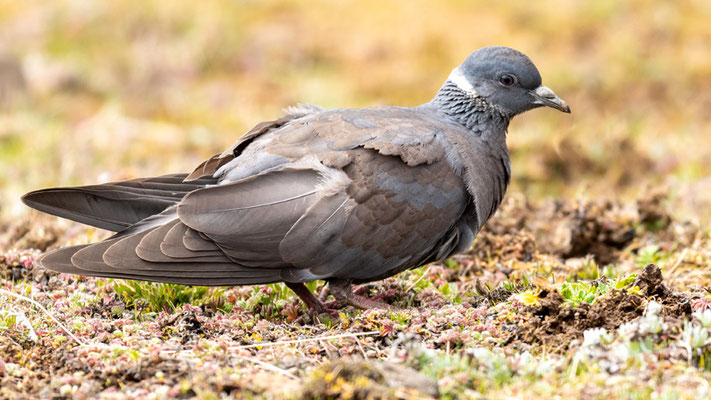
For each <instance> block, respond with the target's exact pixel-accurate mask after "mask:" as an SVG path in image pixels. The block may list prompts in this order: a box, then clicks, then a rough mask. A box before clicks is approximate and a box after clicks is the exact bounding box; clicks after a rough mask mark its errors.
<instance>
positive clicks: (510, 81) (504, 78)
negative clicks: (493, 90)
mask: <svg viewBox="0 0 711 400" xmlns="http://www.w3.org/2000/svg"><path fill="white" fill-rule="evenodd" d="M499 83H500V84H502V85H504V86H513V85H515V84H516V77H515V76H513V75H509V74H506V75H501V76H500V77H499Z"/></svg>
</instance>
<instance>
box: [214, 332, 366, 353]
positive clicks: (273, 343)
mask: <svg viewBox="0 0 711 400" xmlns="http://www.w3.org/2000/svg"><path fill="white" fill-rule="evenodd" d="M379 333H380V332H378V331H371V332H361V333H344V334H342V335H334V336H325V337H317V338H308V339H297V340H282V341H278V342H264V343H255V344H246V345H243V346H231V347H228V349H229V350H238V349H253V348H255V347H267V346H280V345H283V344H296V343H306V342H318V341H321V340H331V339H341V338H348V337H352V338H355V337H358V336H371V335H377V334H379Z"/></svg>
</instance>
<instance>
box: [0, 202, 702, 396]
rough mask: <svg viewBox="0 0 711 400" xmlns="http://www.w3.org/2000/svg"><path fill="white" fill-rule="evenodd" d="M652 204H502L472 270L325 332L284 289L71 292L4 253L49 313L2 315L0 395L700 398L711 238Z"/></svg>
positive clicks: (390, 297) (351, 312)
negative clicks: (602, 262) (601, 261)
mask: <svg viewBox="0 0 711 400" xmlns="http://www.w3.org/2000/svg"><path fill="white" fill-rule="evenodd" d="M662 203H663V198H662V197H660V196H657V197H654V199H653V200H652V201H647V200H645V201H640V202H638V203H637V204H622V203H616V202H614V201H609V200H605V201H587V202H578V203H573V202H563V203H561V202H557V203H556V204H540V205H532V204H529V203H520V202H516V201H514V200H512V199H510V200H508V201H507V202H506V203H505V204H504V206H503V207H502V209H501V210H500V211H499V213H497V215H496V217H494V219H493V220H492V221H490V222H489V224H488V225H487V227H486V228H485V229H484V230H483V231H482V232H481V233H480V235H479V236H478V238H477V239H476V240H475V242H474V246H473V247H472V249H471V250H470V251H469V252H468V253H467V254H464V255H460V256H456V257H454V258H452V259H450V260H448V261H447V262H446V263H444V264H430V265H427V266H425V267H422V268H419V269H416V270H412V271H408V272H405V273H402V274H400V275H398V276H395V277H393V278H389V279H386V280H384V281H381V282H375V283H373V284H371V285H368V287H367V293H368V295H369V296H371V297H373V298H376V299H379V300H383V301H387V302H388V303H390V304H392V305H395V306H397V307H400V308H401V310H399V311H385V310H369V311H361V310H356V309H353V308H350V307H348V308H345V309H343V310H342V312H341V313H340V314H339V315H338V317H331V316H328V315H321V316H316V317H314V316H313V315H311V314H310V313H309V312H308V311H307V310H306V309H305V307H304V305H303V304H302V303H301V302H300V301H299V300H298V298H296V297H295V296H293V295H292V294H291V293H290V292H289V291H288V289H286V288H285V287H284V286H283V285H281V284H279V285H264V286H255V287H237V288H224V289H223V288H220V289H207V288H187V287H180V286H172V285H158V284H139V283H132V282H122V281H110V280H104V279H96V278H85V277H76V276H66V275H59V274H55V273H53V272H48V271H46V270H39V269H35V268H33V267H32V263H31V261H32V259H33V258H34V257H35V256H36V255H37V254H39V251H38V250H20V251H12V252H8V253H6V254H5V255H4V256H3V257H2V258H0V266H1V267H2V268H1V269H0V272H2V274H3V281H2V287H3V288H5V290H9V291H11V292H12V293H15V294H18V295H21V296H24V297H26V298H31V299H34V300H35V301H37V302H39V303H40V304H42V305H43V306H44V307H45V308H46V309H47V310H46V311H45V310H42V309H40V308H39V307H38V306H37V305H35V304H32V303H29V302H27V301H23V300H21V299H18V298H15V297H10V296H7V295H4V296H3V297H2V298H1V299H2V301H0V309H2V310H3V312H2V314H0V329H2V330H3V331H2V335H0V354H2V355H3V361H2V363H0V376H1V377H0V379H1V381H2V389H0V390H1V392H0V393H1V394H2V396H3V397H8V398H22V397H25V396H31V397H52V396H60V397H61V396H66V397H75V398H88V397H92V396H100V397H103V398H127V397H131V396H142V397H143V396H145V397H151V396H153V397H155V398H162V397H165V396H169V397H176V398H191V397H194V396H196V397H198V398H221V397H222V396H225V395H228V396H234V397H238V398H239V397H243V398H252V397H257V398H262V397H266V398H281V397H286V398H304V397H305V398H324V397H333V398H428V397H434V396H441V397H442V398H513V397H521V398H522V397H543V396H560V397H561V398H627V397H628V396H627V395H628V394H629V393H635V396H636V397H638V398H672V397H674V398H704V397H707V396H709V395H711V393H709V390H710V388H709V385H708V380H709V378H711V358H710V357H711V339H710V338H711V294H710V292H711V290H709V286H708V282H709V275H711V272H709V269H708V268H709V262H711V236H709V234H708V232H703V231H702V230H700V229H699V228H698V227H696V226H694V225H693V224H688V223H684V222H683V221H677V220H675V219H673V218H672V217H671V216H670V215H669V214H667V213H666V212H665V211H664V206H663V205H662ZM30 218H32V217H30ZM649 218H652V219H651V220H650V219H649ZM17 225H18V226H11V227H10V228H9V229H8V230H7V231H8V232H9V234H6V236H5V237H4V238H3V239H4V240H9V241H12V242H14V243H31V244H32V245H33V246H36V247H38V248H40V249H42V250H44V249H45V248H48V247H52V246H55V245H56V244H57V243H58V238H61V237H63V235H64V234H65V233H63V232H58V231H57V230H56V227H55V225H56V224H54V221H52V220H51V219H50V218H43V217H36V220H35V221H33V223H30V221H28V220H25V221H20V222H18V223H17ZM19 226H24V227H27V226H30V227H31V228H30V229H29V230H27V229H22V228H20V227H19ZM546 237H547V238H548V240H545V239H544V238H546ZM91 239H94V238H91ZM87 240H88V239H87ZM581 249H583V250H581ZM596 258H601V259H605V260H606V263H607V264H606V265H603V264H601V263H599V262H597V261H596ZM312 288H314V287H312ZM315 289H317V290H318V288H315ZM52 317H54V318H56V320H54V318H52Z"/></svg>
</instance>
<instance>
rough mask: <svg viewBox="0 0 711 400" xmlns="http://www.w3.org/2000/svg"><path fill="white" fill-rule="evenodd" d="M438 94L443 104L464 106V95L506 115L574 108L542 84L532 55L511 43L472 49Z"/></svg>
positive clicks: (484, 108)
mask: <svg viewBox="0 0 711 400" xmlns="http://www.w3.org/2000/svg"><path fill="white" fill-rule="evenodd" d="M437 96H438V97H439V98H440V99H439V100H440V101H439V102H438V103H440V107H442V106H444V108H447V107H454V108H456V109H460V108H458V107H456V104H457V103H459V105H460V106H461V101H462V100H463V98H462V96H464V97H466V98H468V99H469V101H470V102H474V103H477V106H476V107H474V108H476V109H479V111H487V110H486V109H489V111H491V110H495V111H497V112H498V113H500V114H502V115H503V116H505V117H506V119H510V118H512V117H513V116H515V115H518V114H521V113H523V112H526V111H528V110H532V109H534V108H537V107H542V106H546V107H551V108H554V109H556V110H559V111H562V112H566V113H569V112H570V107H568V104H567V103H566V102H565V101H563V100H562V99H560V98H559V97H558V96H556V94H555V93H554V92H553V91H552V90H551V89H549V88H548V87H546V86H543V85H542V84H541V74H540V73H539V72H538V69H537V68H536V66H535V65H534V64H533V62H532V61H531V59H529V58H528V57H527V56H526V55H525V54H523V53H521V52H520V51H517V50H514V49H512V48H509V47H484V48H482V49H479V50H477V51H475V52H474V53H472V54H471V55H470V56H469V57H467V59H466V60H465V61H464V62H463V63H462V64H461V65H460V66H458V67H457V68H455V69H454V70H453V71H452V73H451V74H450V75H449V78H448V79H447V82H446V83H445V85H444V86H443V87H442V89H441V90H440V93H438V95H437ZM442 100H446V101H442ZM435 101H436V102H437V98H435ZM469 109H470V110H471V107H469ZM445 111H447V110H446V109H445Z"/></svg>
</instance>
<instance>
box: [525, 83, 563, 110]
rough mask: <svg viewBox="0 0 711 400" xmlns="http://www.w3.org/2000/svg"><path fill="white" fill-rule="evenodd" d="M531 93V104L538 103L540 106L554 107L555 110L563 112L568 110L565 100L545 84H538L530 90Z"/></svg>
mask: <svg viewBox="0 0 711 400" xmlns="http://www.w3.org/2000/svg"><path fill="white" fill-rule="evenodd" d="M530 93H531V95H532V96H533V98H534V99H535V100H534V101H533V104H540V105H542V106H546V107H550V108H555V109H556V110H560V111H563V112H564V113H569V112H570V106H568V103H566V102H565V100H563V99H561V98H560V97H558V96H556V94H555V93H553V91H552V90H551V89H550V88H549V87H547V86H543V85H541V86H539V87H537V88H536V89H535V90H532V91H531V92H530Z"/></svg>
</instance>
